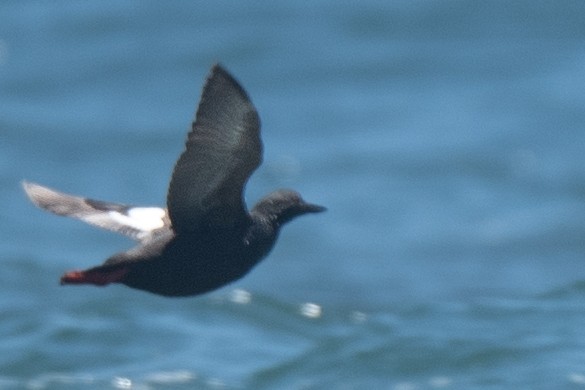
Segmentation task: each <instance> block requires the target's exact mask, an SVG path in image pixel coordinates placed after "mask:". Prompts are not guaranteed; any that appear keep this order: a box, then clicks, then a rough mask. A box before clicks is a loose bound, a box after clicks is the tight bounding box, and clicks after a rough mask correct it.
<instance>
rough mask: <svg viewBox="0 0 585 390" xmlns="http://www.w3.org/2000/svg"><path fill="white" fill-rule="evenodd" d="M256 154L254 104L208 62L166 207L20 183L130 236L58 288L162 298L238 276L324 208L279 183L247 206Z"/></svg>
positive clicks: (57, 206) (46, 201) (39, 197)
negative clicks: (297, 223) (289, 227)
mask: <svg viewBox="0 0 585 390" xmlns="http://www.w3.org/2000/svg"><path fill="white" fill-rule="evenodd" d="M262 151H263V145H262V141H261V138H260V118H259V115H258V112H257V111H256V108H255V107H254V105H253V103H252V102H251V100H250V98H249V97H248V94H247V92H246V91H245V90H244V88H243V87H242V86H241V85H240V84H239V83H238V81H237V80H236V79H235V78H234V77H233V76H232V75H231V74H230V73H229V72H228V71H227V70H225V69H224V68H223V67H222V65H220V64H215V65H213V66H212V68H211V71H210V73H209V75H208V77H207V80H206V82H205V83H204V86H203V90H202V93H201V99H200V102H199V105H198V108H197V110H196V114H195V119H194V120H193V122H192V125H191V129H190V131H189V133H188V135H187V140H186V143H185V149H184V151H183V152H182V154H181V155H180V156H179V159H178V160H177V162H176V164H175V167H174V169H173V172H172V175H171V180H170V184H169V188H168V192H167V198H166V208H163V207H139V206H133V205H127V204H122V203H111V202H104V201H100V200H95V199H90V198H86V197H81V196H75V195H70V194H66V193H63V192H59V191H56V190H54V189H51V188H49V187H45V186H42V185H39V184H36V183H33V182H28V181H23V182H22V186H23V188H24V191H25V193H26V195H27V196H28V197H29V199H30V200H31V201H32V203H33V204H34V205H36V206H38V207H39V208H41V209H44V210H46V211H49V212H52V213H54V214H57V215H60V216H67V217H72V218H77V219H80V220H81V221H84V222H86V223H88V224H90V225H93V226H96V227H100V228H103V229H107V230H110V231H113V232H117V233H120V234H122V235H125V236H127V237H130V238H132V239H134V240H136V241H137V242H138V244H137V245H136V246H134V247H132V248H131V249H129V250H127V251H125V252H120V253H116V254H114V255H112V256H111V257H109V258H108V259H106V260H105V262H104V263H103V264H101V265H98V266H94V267H91V268H88V269H82V270H73V271H69V272H66V273H64V274H63V276H62V277H61V279H60V282H61V284H62V285H82V284H90V285H96V286H106V285H110V284H113V283H120V284H123V285H126V286H128V287H131V288H134V289H138V290H144V291H148V292H150V293H154V294H158V295H163V296H168V297H185V296H194V295H199V294H204V293H207V292H210V291H212V290H215V289H218V288H220V287H223V286H225V285H226V284H229V283H231V282H233V281H236V280H238V279H240V278H242V277H243V276H244V275H246V274H247V273H248V272H249V271H250V270H251V269H252V268H254V266H256V265H257V264H258V263H259V262H260V261H261V260H262V259H263V258H265V257H266V256H267V255H268V253H269V252H270V251H271V249H272V248H273V246H274V245H275V242H276V240H277V238H278V235H279V232H280V230H281V228H282V226H283V225H285V224H286V223H288V222H290V221H291V220H293V219H294V218H296V217H298V216H300V215H303V214H308V213H319V212H322V211H325V210H326V208H325V207H323V206H320V205H317V204H312V203H308V202H306V201H305V200H303V198H302V197H301V195H300V194H299V193H298V192H296V191H294V190H291V189H279V190H276V191H274V192H271V193H269V194H268V195H266V196H265V197H263V198H261V199H260V200H259V201H258V202H257V203H256V204H255V205H254V206H253V207H252V208H251V209H250V210H249V211H248V209H247V207H246V203H245V201H244V188H245V185H246V183H247V181H248V179H249V178H250V176H251V175H252V173H253V172H254V171H255V170H256V169H257V168H258V166H259V165H260V164H261V162H262Z"/></svg>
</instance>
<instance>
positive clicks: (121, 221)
mask: <svg viewBox="0 0 585 390" xmlns="http://www.w3.org/2000/svg"><path fill="white" fill-rule="evenodd" d="M22 186H23V187H24V190H25V192H26V194H27V195H28V197H29V198H30V200H31V201H32V202H33V203H34V204H35V205H37V206H38V207H40V208H43V209H45V210H48V211H50V212H52V213H55V214H57V215H62V216H66V217H73V218H78V219H81V220H82V221H84V222H87V223H89V224H91V225H94V226H98V227H101V228H103V229H108V230H112V231H114V232H117V233H121V234H124V235H126V236H129V237H131V238H133V239H135V240H139V241H142V242H144V241H148V240H149V239H150V238H151V237H152V236H154V235H156V234H158V233H160V231H161V230H168V229H169V225H170V221H169V219H168V216H167V212H166V210H165V209H162V208H159V207H133V206H127V205H123V204H118V203H106V202H102V201H99V200H93V199H87V198H82V197H79V196H73V195H67V194H64V193H61V192H58V191H55V190H52V189H50V188H47V187H43V186H41V185H38V184H34V183H29V182H23V183H22Z"/></svg>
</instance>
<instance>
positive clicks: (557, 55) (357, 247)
mask: <svg viewBox="0 0 585 390" xmlns="http://www.w3.org/2000/svg"><path fill="white" fill-rule="evenodd" d="M584 17H585V5H584V4H583V3H581V2H569V1H558V2H528V1H517V2H497V1H496V2H489V3H484V2H462V1H449V2H433V1H392V2H391V1H374V0H369V1H362V2H360V3H359V5H357V3H351V2H338V1H336V2H333V1H325V0H323V1H314V2H311V3H310V4H309V5H301V3H290V2H284V1H270V2H268V1H259V2H252V3H250V2H227V1H218V2H213V4H212V3H204V2H171V3H168V2H128V1H103V2H98V3H83V2H74V3H72V2H57V3H55V2H52V3H43V2H22V1H4V2H2V3H1V4H0V137H1V138H0V139H1V142H0V183H1V185H0V200H1V201H2V204H4V205H5V207H4V208H3V209H2V210H1V211H0V220H1V221H2V224H0V237H2V239H1V240H0V261H2V269H3V272H2V273H1V274H0V313H1V314H0V318H1V319H0V335H1V340H2V341H1V343H0V389H78V388H82V389H108V388H109V389H192V388H209V389H217V388H220V389H221V388H226V389H242V388H253V389H274V388H287V389H289V388H292V389H321V388H336V389H362V388H384V389H395V390H414V389H439V388H441V389H442V388H445V389H462V388H463V389H475V388H477V389H502V388H509V389H518V388H530V389H559V388H580V387H584V386H585V344H584V341H583V340H585V330H584V329H585V314H584V313H585V310H584V309H585V307H584V306H585V303H584V302H585V300H584V298H585V268H584V267H583V261H584V257H585V240H584V237H585V160H584V158H583V156H584V155H585V132H584V131H583V125H584V124H585V111H584V110H583V107H585V94H584V93H583V84H584V83H585V44H584V43H583V42H585V40H584V38H585V29H584V28H583V22H582V21H583V18H584ZM215 61H221V62H222V63H223V64H224V65H225V66H226V67H227V68H228V69H229V70H230V71H231V72H232V73H233V74H234V75H235V76H236V77H237V78H238V79H239V80H240V81H241V82H242V84H243V85H244V87H245V88H246V89H247V90H248V92H249V94H250V95H251V97H252V100H253V101H254V103H255V104H256V106H257V107H258V109H259V112H260V115H261V118H262V123H263V139H264V143H265V149H266V150H265V162H264V165H263V166H262V167H261V168H260V169H259V170H258V171H257V172H256V174H255V175H254V177H253V179H252V180H251V182H250V183H249V185H248V188H247V193H246V196H247V200H248V203H253V202H254V201H255V200H257V199H258V198H260V197H261V196H262V195H263V194H265V193H266V192H268V191H270V190H272V189H274V188H277V187H293V188H295V189H298V190H299V191H300V192H301V193H302V194H303V195H304V197H305V198H306V199H308V200H310V201H312V202H315V203H319V204H324V205H326V206H327V207H328V208H329V211H328V212H327V213H325V214H321V215H316V216H310V217H304V218H302V219H299V220H296V221H294V222H293V223H292V224H290V225H289V226H287V227H286V229H285V231H284V232H283V234H282V235H281V237H280V240H279V242H278V244H277V246H276V248H275V249H274V251H273V252H272V253H271V255H270V256H269V258H268V259H267V260H265V261H264V262H263V263H261V264H260V265H259V266H258V267H257V268H256V269H255V270H254V271H253V272H252V273H251V274H250V275H248V276H247V277H245V278H244V279H242V280H241V281H238V282H237V283H234V284H232V285H230V286H227V287H226V288H224V289H221V290H219V291H216V292H214V293H212V294H209V295H206V296H202V297H196V298H189V299H168V298H162V297H157V296H153V295H151V294H147V293H144V292H140V291H134V290H131V289H128V288H124V287H121V286H111V287H108V288H105V289H100V288H92V287H67V288H66V287H59V286H58V283H57V282H58V279H59V276H60V275H61V274H62V272H64V271H65V270H69V269H72V268H79V267H88V266H91V265H94V264H98V263H99V262H101V261H102V260H103V259H105V258H106V257H108V256H109V255H110V254H112V253H114V252H116V251H120V250H124V249H126V248H128V247H129V246H130V245H131V243H130V242H128V240H126V239H124V238H123V237H117V236H116V235H112V234H110V233H108V232H103V231H99V230H96V229H93V228H91V227H88V226H84V225H83V224H81V223H78V222H75V221H68V220H65V219H63V218H58V217H55V216H51V215H48V214H45V213H42V212H41V211H39V210H37V209H35V208H34V207H33V206H31V205H30V204H29V203H28V202H27V200H26V199H25V197H24V196H23V193H22V191H21V189H20V186H19V182H20V180H22V179H25V178H26V179H28V180H32V181H37V182H40V183H42V184H46V185H50V186H53V187H55V188H58V189H61V190H63V191H67V192H71V193H76V194H83V195H88V196H92V197H94V198H98V199H104V200H112V201H121V202H127V203H133V204H143V205H151V204H164V200H165V190H166V186H167V184H168V183H167V182H168V179H169V175H170V171H171V169H172V166H173V164H174V162H175V160H176V158H177V156H178V155H179V153H180V152H181V150H182V148H183V141H184V138H185V134H186V131H187V129H188V127H189V122H190V120H191V118H192V116H193V112H194V109H195V106H196V103H197V101H198V98H199V93H200V89H201V86H202V83H203V80H204V78H205V76H206V74H207V72H208V69H209V67H210V66H211V64H212V63H214V62H215Z"/></svg>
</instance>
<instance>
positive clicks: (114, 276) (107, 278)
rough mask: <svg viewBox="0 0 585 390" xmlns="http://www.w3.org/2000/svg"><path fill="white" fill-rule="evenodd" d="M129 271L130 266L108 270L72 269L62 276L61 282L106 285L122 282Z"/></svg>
mask: <svg viewBox="0 0 585 390" xmlns="http://www.w3.org/2000/svg"><path fill="white" fill-rule="evenodd" d="M127 273H128V268H118V269H113V270H108V271H105V270H104V271H98V270H87V271H70V272H67V273H66V274H65V275H63V276H61V284H62V285H63V284H95V285H96V286H105V285H107V284H110V283H117V282H121V281H122V279H123V278H124V276H126V274H127Z"/></svg>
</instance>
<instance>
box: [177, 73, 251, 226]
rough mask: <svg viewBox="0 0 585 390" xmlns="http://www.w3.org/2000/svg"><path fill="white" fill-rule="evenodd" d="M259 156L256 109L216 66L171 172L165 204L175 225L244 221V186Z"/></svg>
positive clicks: (205, 224)
mask: <svg viewBox="0 0 585 390" xmlns="http://www.w3.org/2000/svg"><path fill="white" fill-rule="evenodd" d="M261 160H262V142H261V140H260V119H259V117H258V113H257V112H256V109H255V108H254V105H253V104H252V102H251V101H250V99H249V98H248V95H247V94H246V92H245V91H244V89H243V88H242V87H241V86H240V85H239V84H238V82H237V81H236V80H235V79H234V78H233V77H232V76H231V75H230V74H229V73H228V72H227V71H225V70H224V69H223V68H222V67H221V66H220V65H215V66H214V67H213V68H212V69H211V73H210V75H209V77H208V79H207V82H206V83H205V86H204V87H203V93H202V96H201V102H200V103H199V108H198V109H197V114H196V116H195V121H194V123H193V126H192V130H191V132H190V133H189V135H188V138H187V143H186V149H185V151H184V152H183V154H182V155H181V156H180V157H179V160H178V161H177V164H176V166H175V169H174V171H173V175H172V177H171V183H170V186H169V192H168V197H167V207H168V211H169V216H170V218H171V221H172V226H173V229H174V230H175V231H176V232H183V231H187V232H194V231H200V230H202V229H205V228H218V229H222V228H230V227H233V226H235V225H237V224H241V223H243V222H245V221H247V219H248V214H247V211H246V207H245V205H244V201H243V191H244V186H245V184H246V181H247V180H248V178H249V177H250V175H251V174H252V172H253V171H254V170H255V169H256V168H257V167H258V165H260V162H261Z"/></svg>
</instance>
